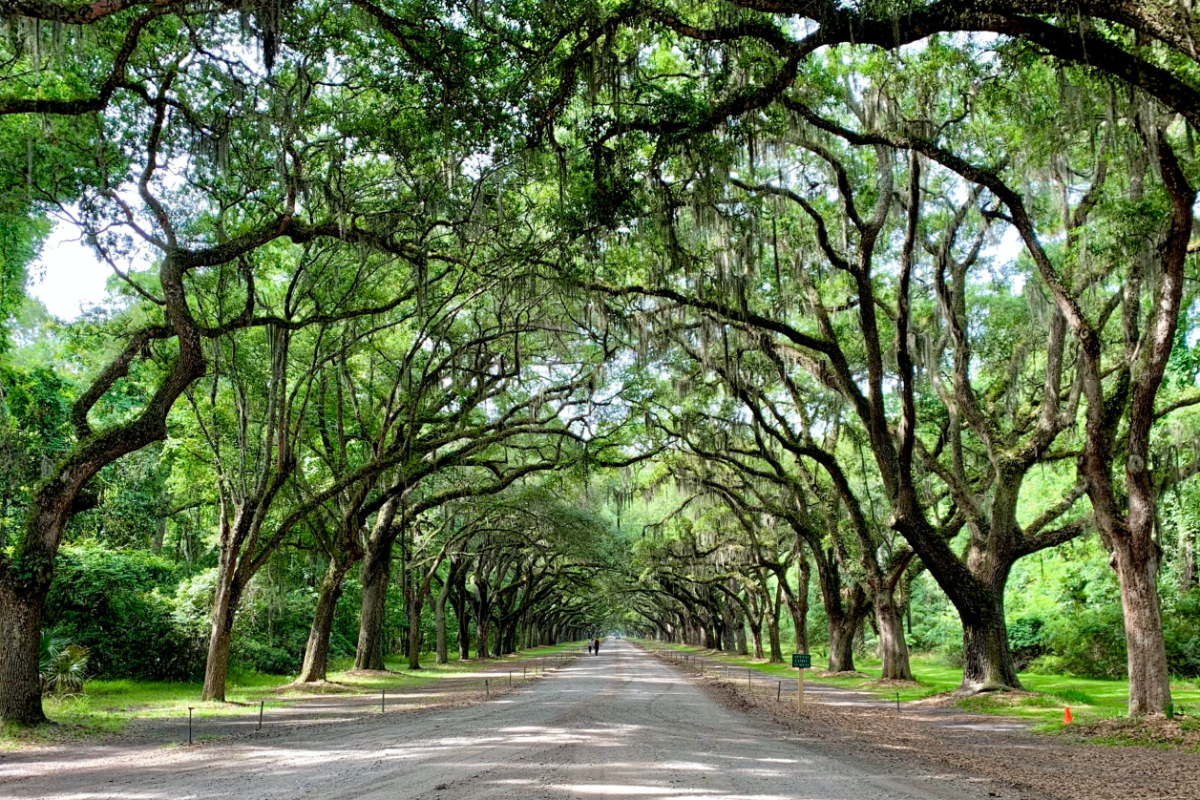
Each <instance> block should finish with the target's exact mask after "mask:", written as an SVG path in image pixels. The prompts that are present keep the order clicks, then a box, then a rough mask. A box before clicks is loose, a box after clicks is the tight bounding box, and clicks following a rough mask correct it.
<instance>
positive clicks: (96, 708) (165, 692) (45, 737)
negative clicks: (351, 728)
mask: <svg viewBox="0 0 1200 800" xmlns="http://www.w3.org/2000/svg"><path fill="white" fill-rule="evenodd" d="M580 646H581V645H580V644H579V643H578V642H571V643H568V644H561V645H556V646H553V647H538V648H533V649H531V650H523V651H521V652H520V653H519V654H517V655H515V656H506V657H505V658H504V659H493V660H490V661H486V662H479V661H459V660H458V656H457V654H455V653H452V654H451V655H450V659H451V660H450V663H448V664H434V663H433V662H434V657H433V654H432V653H428V654H426V656H423V657H422V659H421V666H422V669H420V670H419V671H413V672H410V671H408V660H407V659H400V658H388V659H386V660H385V664H386V666H387V668H388V669H389V670H391V671H392V672H391V673H390V674H384V673H378V674H347V673H348V670H350V669H351V668H352V667H353V660H352V659H349V658H345V659H333V660H331V663H330V671H329V682H328V683H327V684H326V685H324V686H322V687H320V688H319V689H318V690H316V691H306V690H297V689H292V688H284V687H287V685H288V684H289V683H291V681H292V680H293V679H294V678H295V676H293V675H261V674H258V673H255V672H249V673H242V672H231V674H230V677H229V681H228V684H227V688H226V692H225V697H226V700H227V702H225V703H213V702H203V701H201V700H200V692H201V690H202V689H203V684H202V683H201V682H199V681H195V682H190V681H178V682H177V681H136V680H112V681H104V680H93V681H87V682H86V683H85V684H84V694H83V695H81V696H74V697H53V696H51V697H47V698H44V699H43V701H42V705H43V708H44V709H45V712H46V716H47V717H49V718H50V719H51V720H52V721H54V722H56V723H59V725H60V726H61V727H45V728H35V729H32V730H28V729H20V728H17V727H15V726H12V725H6V726H4V727H3V728H0V748H4V749H8V748H12V747H16V746H19V745H21V744H28V743H37V742H52V741H62V740H66V739H79V738H86V737H88V736H92V735H96V734H103V733H116V732H120V731H121V730H123V729H124V728H125V727H126V726H127V725H128V724H129V723H130V722H132V721H133V720H136V719H156V718H162V717H186V716H187V710H188V707H191V708H192V709H193V711H192V714H193V716H194V717H196V718H203V717H221V716H237V715H239V714H245V713H247V712H249V711H250V710H251V709H252V708H256V707H257V706H258V704H259V703H260V702H263V703H265V704H266V707H267V708H280V707H284V706H287V705H290V702H291V701H294V700H296V699H299V698H302V697H308V696H311V695H313V694H314V693H317V692H321V693H338V694H346V695H356V694H378V693H379V692H380V691H382V690H387V691H389V692H390V691H399V690H401V689H406V688H407V689H411V688H414V687H417V686H423V685H426V684H429V683H433V682H435V681H437V680H440V679H445V678H453V677H460V676H462V675H464V674H469V673H472V672H476V671H479V670H481V669H489V668H490V669H495V668H496V666H497V665H498V664H502V663H503V662H504V661H505V660H509V659H511V660H513V661H514V663H516V661H517V660H518V659H521V660H527V659H531V658H538V657H541V656H548V655H553V654H556V653H562V652H566V651H569V650H574V649H578V648H579V647H580Z"/></svg>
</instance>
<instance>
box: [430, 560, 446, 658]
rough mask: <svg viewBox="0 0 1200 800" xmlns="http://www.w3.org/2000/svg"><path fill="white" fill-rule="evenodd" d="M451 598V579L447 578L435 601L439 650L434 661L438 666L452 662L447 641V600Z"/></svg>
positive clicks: (434, 622)
mask: <svg viewBox="0 0 1200 800" xmlns="http://www.w3.org/2000/svg"><path fill="white" fill-rule="evenodd" d="M449 597H450V577H449V576H447V578H446V582H445V583H444V584H442V588H441V589H440V590H439V591H438V593H437V597H435V598H434V600H433V627H434V633H435V635H436V637H437V641H436V642H435V644H434V647H435V648H436V650H437V652H436V653H435V655H434V660H435V662H436V663H438V664H445V663H447V662H448V661H450V650H449V645H448V643H447V641H446V600H447V599H448V598H449Z"/></svg>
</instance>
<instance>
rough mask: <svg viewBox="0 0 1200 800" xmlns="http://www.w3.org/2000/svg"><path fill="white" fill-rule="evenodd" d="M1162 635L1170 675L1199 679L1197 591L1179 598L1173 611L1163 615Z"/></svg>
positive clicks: (1199, 603) (1199, 592)
mask: <svg viewBox="0 0 1200 800" xmlns="http://www.w3.org/2000/svg"><path fill="white" fill-rule="evenodd" d="M1163 634H1164V636H1165V637H1166V640H1167V666H1168V667H1170V669H1171V674H1173V675H1179V676H1180V677H1184V678H1196V677H1200V589H1192V590H1191V591H1189V592H1187V593H1185V594H1183V595H1181V596H1180V597H1179V598H1178V599H1177V600H1176V601H1175V607H1174V608H1173V609H1170V610H1169V612H1168V613H1164V614H1163Z"/></svg>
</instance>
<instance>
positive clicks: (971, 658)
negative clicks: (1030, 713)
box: [959, 607, 1021, 692]
mask: <svg viewBox="0 0 1200 800" xmlns="http://www.w3.org/2000/svg"><path fill="white" fill-rule="evenodd" d="M1003 614H1004V611H1003V608H1002V607H1000V608H996V609H995V610H994V613H993V615H992V616H990V617H982V618H978V619H975V618H971V617H969V616H966V615H963V616H962V626H963V679H962V684H961V685H960V686H959V689H960V690H962V691H968V692H984V691H992V690H995V689H1008V688H1012V687H1020V685H1021V682H1020V681H1019V680H1018V679H1017V672H1016V670H1015V669H1014V668H1013V660H1012V654H1011V653H1010V652H1009V649H1008V631H1007V629H1006V628H1005V626H1004V616H1003Z"/></svg>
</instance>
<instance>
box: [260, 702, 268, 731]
mask: <svg viewBox="0 0 1200 800" xmlns="http://www.w3.org/2000/svg"><path fill="white" fill-rule="evenodd" d="M266 705H267V701H266V700H259V701H258V729H259V730H260V731H261V730H262V718H263V708H264V707H265V706H266Z"/></svg>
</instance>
